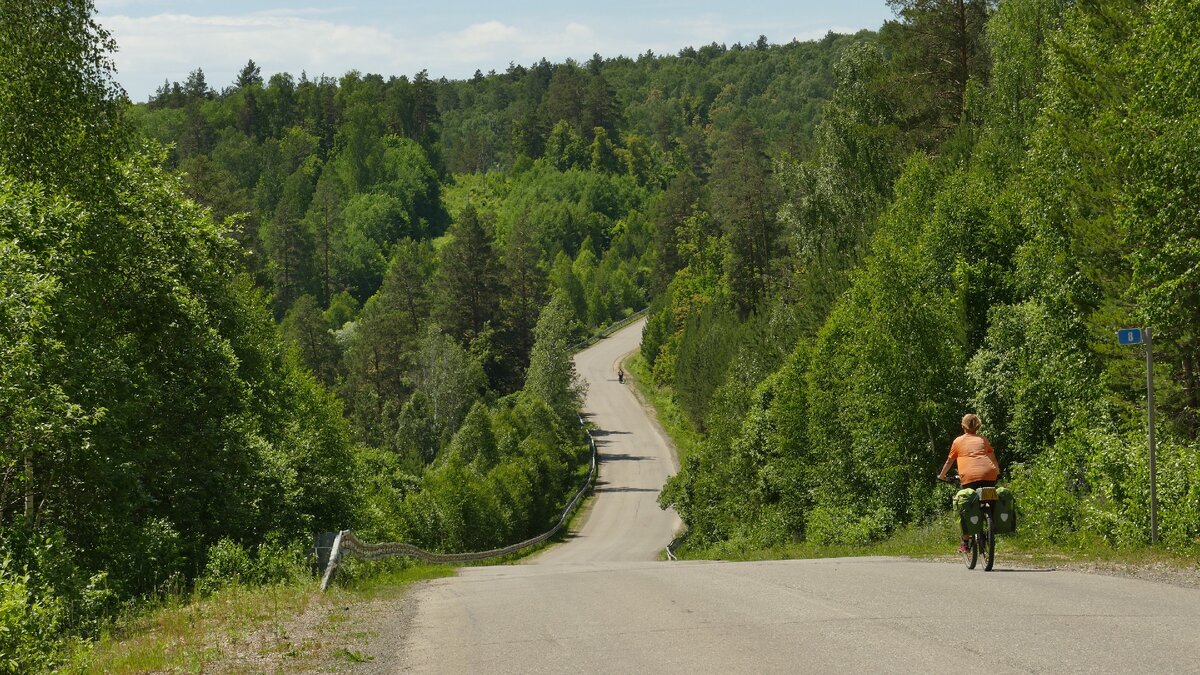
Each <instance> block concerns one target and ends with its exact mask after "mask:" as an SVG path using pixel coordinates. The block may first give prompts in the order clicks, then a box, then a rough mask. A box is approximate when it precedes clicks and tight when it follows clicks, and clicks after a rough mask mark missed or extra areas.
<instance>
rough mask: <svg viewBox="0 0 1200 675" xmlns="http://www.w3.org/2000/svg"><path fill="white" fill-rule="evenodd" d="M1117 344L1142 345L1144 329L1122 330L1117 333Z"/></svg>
mask: <svg viewBox="0 0 1200 675" xmlns="http://www.w3.org/2000/svg"><path fill="white" fill-rule="evenodd" d="M1117 342H1119V343H1121V344H1123V345H1140V344H1142V329H1141V328H1122V329H1121V330H1119V331H1117Z"/></svg>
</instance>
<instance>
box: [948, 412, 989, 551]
mask: <svg viewBox="0 0 1200 675" xmlns="http://www.w3.org/2000/svg"><path fill="white" fill-rule="evenodd" d="M981 424H982V422H981V421H980V420H979V415H976V414H974V413H967V414H966V415H963V418H962V429H963V435H962V436H959V437H958V438H956V439H954V443H953V444H952V445H951V446H950V456H949V457H947V458H946V464H945V465H944V466H942V472H941V473H939V474H938V480H946V478H947V474H948V473H949V471H950V467H951V466H954V463H955V461H957V462H958V481H959V484H961V485H962V487H963V488H978V487H995V486H996V479H998V478H999V477H1000V463H999V462H997V461H996V451H995V450H993V449H992V444H991V443H989V442H988V439H986V438H984V437H983V436H980V435H979V427H980V425H981ZM968 541H970V537H969V536H968V535H966V534H964V535H963V536H962V544H961V545H960V546H959V550H960V551H964V552H965V551H967V550H968V544H967V542H968Z"/></svg>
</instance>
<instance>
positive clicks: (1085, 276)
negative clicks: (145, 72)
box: [0, 0, 1200, 672]
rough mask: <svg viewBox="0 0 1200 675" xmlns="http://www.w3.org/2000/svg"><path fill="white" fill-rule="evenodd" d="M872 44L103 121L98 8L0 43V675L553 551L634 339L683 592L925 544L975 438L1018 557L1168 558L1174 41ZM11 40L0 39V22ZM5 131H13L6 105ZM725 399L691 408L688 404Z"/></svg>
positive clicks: (285, 92) (1185, 201)
mask: <svg viewBox="0 0 1200 675" xmlns="http://www.w3.org/2000/svg"><path fill="white" fill-rule="evenodd" d="M889 5H890V6H891V7H892V8H893V9H894V10H895V19H894V20H892V21H889V22H887V23H885V24H884V25H883V26H881V27H880V28H879V30H878V31H863V32H861V33H858V34H855V35H837V34H833V33H831V34H829V35H827V36H826V37H825V38H823V39H821V40H817V41H810V42H796V41H793V42H790V43H786V44H772V43H770V42H769V41H768V40H767V39H766V38H765V37H763V38H760V39H759V40H758V41H757V42H754V43H752V44H734V45H724V44H710V45H706V46H699V47H688V48H685V49H682V50H680V51H679V52H678V53H676V54H671V55H655V54H652V53H650V52H647V53H645V54H642V55H637V56H635V57H626V56H617V57H608V58H606V57H603V56H601V55H595V56H594V57H593V58H591V59H590V60H588V61H587V62H584V63H579V62H574V61H566V62H563V63H550V62H548V61H546V60H542V61H539V62H537V63H533V64H529V65H517V64H512V65H510V67H509V68H508V69H507V70H506V71H505V72H488V73H486V74H485V73H482V72H476V74H475V75H474V77H472V78H469V79H465V80H447V79H444V78H440V79H434V78H432V77H431V76H430V75H429V74H428V73H427V72H424V71H422V72H419V73H416V74H415V75H411V76H408V75H391V74H388V75H379V74H371V73H362V72H357V71H351V72H349V73H345V74H343V75H341V76H340V77H337V78H334V77H330V76H326V75H319V76H311V75H310V74H308V73H304V72H301V73H299V74H298V75H295V74H288V73H278V74H274V75H271V76H270V77H267V78H264V77H263V75H262V73H261V71H260V69H259V67H258V66H257V65H256V64H255V63H254V62H253V61H248V62H247V64H246V66H245V67H244V68H243V69H242V70H241V72H240V74H239V75H238V76H237V78H236V80H235V81H233V82H229V83H222V84H218V85H216V86H214V85H210V84H209V83H208V82H207V80H206V77H205V74H204V73H203V71H202V70H199V69H197V70H195V71H193V72H192V73H191V75H190V76H189V77H187V78H186V80H185V81H183V82H170V81H167V82H164V84H163V85H162V86H161V87H160V88H159V89H158V91H157V92H156V93H155V94H154V95H153V96H152V97H150V99H149V100H148V101H146V102H138V103H133V102H131V101H129V100H128V97H127V96H126V95H125V93H124V92H123V91H122V90H121V88H120V87H119V85H117V84H116V79H115V78H116V73H115V70H114V66H113V62H112V53H113V51H114V49H115V48H116V47H117V45H116V44H115V43H114V41H113V39H112V38H111V36H109V34H108V33H107V32H106V31H105V30H104V28H103V27H102V26H101V25H100V24H99V23H98V22H97V19H96V18H95V16H94V10H93V7H92V5H91V3H90V2H88V1H87V0H59V1H56V2H47V3H22V2H18V1H17V0H0V8H2V9H3V12H2V14H3V16H4V17H5V19H4V20H3V21H0V366H2V367H0V431H2V433H0V654H3V655H4V657H5V658H7V659H8V660H7V661H4V660H3V659H0V672H6V671H13V672H23V671H27V670H36V669H40V668H49V667H53V665H54V663H55V659H56V658H57V656H56V654H57V653H58V650H59V648H60V647H61V645H62V643H63V642H64V641H67V640H87V639H89V638H91V637H93V636H95V635H96V634H97V633H98V632H99V631H100V630H101V629H102V628H103V626H104V625H106V622H108V621H111V620H112V618H113V617H115V616H118V615H120V614H121V613H123V612H128V611H130V610H131V609H133V610H136V608H137V607H139V606H142V605H144V604H146V603H148V602H152V601H153V600H154V599H155V598H160V597H163V596H164V595H167V594H170V593H180V592H184V593H189V592H199V593H203V592H206V590H209V589H212V588H216V587H219V586H220V585H221V584H222V583H227V581H228V579H229V578H231V577H240V578H242V579H244V580H247V581H258V582H269V581H271V580H272V579H274V578H277V577H278V576H279V575H281V574H285V573H287V572H286V570H289V569H295V568H296V567H297V566H300V567H302V566H303V564H304V556H305V550H306V547H307V546H308V543H309V542H310V541H311V536H312V534H313V533H314V532H317V531H327V530H337V529H343V528H353V529H354V530H355V531H356V532H358V533H359V534H360V535H362V536H363V537H364V538H367V539H372V540H376V541H379V540H401V541H408V542H411V543H414V544H417V545H419V546H423V547H426V548H430V549H433V550H440V551H465V550H478V549H485V548H491V547H494V546H501V545H505V544H508V543H512V542H513V541H516V540H519V539H522V538H525V537H527V536H530V535H532V534H537V533H539V532H541V531H543V530H545V529H547V527H548V526H549V524H551V523H552V522H553V520H554V519H556V517H557V514H558V512H559V511H560V510H561V508H562V507H563V505H564V504H565V503H566V501H567V500H568V499H569V498H570V495H571V493H572V492H573V490H574V489H575V488H576V487H577V485H578V483H579V479H580V478H581V477H582V475H583V472H584V471H585V470H586V468H585V463H586V447H587V446H586V443H585V440H584V437H583V434H582V431H581V430H580V428H579V425H578V421H577V420H578V418H577V413H578V411H579V406H580V404H581V400H582V399H581V396H582V394H583V392H582V390H581V388H580V386H579V385H578V383H577V381H576V380H575V377H574V372H573V366H572V361H571V345H572V344H574V343H576V342H577V341H578V340H579V339H581V338H583V337H585V336H586V335H587V334H588V333H589V332H590V331H592V330H595V329H597V328H601V327H603V326H605V325H608V324H610V323H612V322H614V321H617V320H619V319H621V318H624V317H626V316H628V315H630V314H631V313H633V312H634V311H636V310H638V309H641V308H643V307H646V306H649V307H650V313H649V320H648V323H647V326H646V329H645V333H644V335H643V343H642V349H641V356H642V358H644V360H645V362H646V363H647V365H648V367H649V370H650V373H651V379H652V380H653V384H654V385H655V386H656V387H660V388H662V389H663V390H665V391H669V392H671V395H672V396H673V398H674V400H675V401H676V403H677V404H678V405H679V407H680V408H681V409H682V410H683V411H684V413H685V414H686V417H687V420H688V423H689V424H690V426H691V427H693V428H694V430H695V431H696V432H697V433H698V434H699V435H700V439H701V440H700V442H699V444H698V447H697V448H695V449H694V450H693V451H692V452H691V453H689V454H688V456H687V457H686V458H685V461H684V464H683V466H682V468H681V471H680V473H679V474H678V475H677V476H676V477H674V478H673V479H672V480H671V481H670V482H669V483H668V484H667V486H666V487H665V488H664V490H663V493H662V496H661V499H660V501H661V503H662V504H663V506H664V507H667V506H670V507H674V508H675V509H676V510H677V511H678V512H679V514H680V516H681V517H682V518H683V520H684V522H685V524H686V525H687V535H686V538H685V540H684V543H683V546H684V548H685V550H688V551H691V552H694V553H696V554H699V555H718V556H719V555H720V554H721V552H722V551H728V550H734V549H737V548H746V547H750V548H754V547H765V546H771V545H775V544H779V543H786V542H794V541H811V542H814V543H816V544H858V543H867V542H871V541H875V540H879V539H881V538H884V537H887V536H888V535H889V534H891V533H893V532H895V531H896V530H897V529H899V528H901V527H904V526H906V525H908V524H913V523H923V522H927V521H929V520H930V519H933V518H936V517H937V516H938V515H939V514H942V513H944V512H945V511H946V510H947V509H948V508H949V500H948V494H947V493H946V491H945V490H946V489H945V488H943V487H939V486H938V485H937V484H936V482H935V481H934V480H933V476H934V473H935V472H936V471H937V469H938V468H939V467H940V466H941V464H942V462H943V460H944V459H945V454H946V452H947V450H948V447H949V444H950V442H951V440H952V439H953V438H954V436H955V435H957V431H958V420H959V418H960V417H961V415H962V414H963V413H964V412H965V411H968V410H971V411H975V412H978V413H979V414H980V415H981V417H982V418H983V420H984V429H983V433H984V434H985V435H987V436H989V437H990V438H991V439H992V442H993V444H994V445H995V446H996V448H997V451H998V453H999V457H1000V461H1001V464H1002V466H1003V467H1004V478H1005V480H1006V481H1007V482H1008V484H1009V485H1010V486H1011V487H1012V488H1013V489H1014V490H1015V491H1016V493H1017V494H1018V495H1019V500H1020V504H1021V528H1022V537H1025V538H1029V539H1031V540H1035V541H1037V540H1042V541H1047V542H1054V543H1070V542H1074V541H1100V542H1103V543H1104V545H1106V546H1113V547H1117V548H1121V547H1139V546H1143V545H1145V544H1146V543H1147V542H1148V540H1149V514H1148V499H1147V494H1148V470H1147V461H1146V460H1147V457H1146V442H1145V412H1144V401H1145V393H1146V392H1145V385H1144V379H1143V377H1144V373H1143V370H1142V369H1143V363H1144V362H1143V360H1142V353H1141V352H1140V350H1138V349H1136V348H1128V347H1120V346H1118V345H1117V344H1116V336H1115V331H1116V330H1117V329H1119V328H1125V327H1131V326H1149V327H1151V328H1152V330H1153V334H1154V340H1155V352H1156V364H1157V365H1156V372H1155V376H1156V383H1157V388H1158V402H1159V427H1158V429H1159V465H1158V466H1159V476H1158V486H1159V498H1160V524H1161V529H1162V541H1163V546H1165V547H1167V548H1168V549H1170V550H1174V551H1183V552H1186V551H1194V550H1195V549H1196V545H1197V540H1198V537H1200V460H1198V457H1197V454H1198V450H1200V443H1198V441H1197V433H1198V432H1200V419H1198V418H1197V414H1198V409H1200V391H1198V389H1197V387H1198V383H1197V377H1198V374H1197V366H1198V365H1200V364H1198V363H1197V360H1198V359H1200V342H1198V341H1197V335H1196V327H1197V326H1198V325H1200V218H1198V216H1200V212H1198V209H1200V203H1198V202H1197V195H1200V167H1198V166H1197V165H1196V163H1195V161H1194V155H1195V148H1197V147H1200V109H1198V107H1200V103H1198V102H1200V92H1198V91H1197V87H1200V84H1197V82H1198V80H1197V78H1195V77H1194V76H1193V75H1194V74H1195V73H1197V72H1200V45H1198V43H1197V41H1196V40H1195V36H1194V30H1193V27H1194V26H1196V25H1200V9H1197V7H1196V6H1195V4H1194V3H1188V2H1182V1H1181V0H1159V1H1152V2H1136V1H1134V0H1116V1H1113V2H1096V1H1093V0H1079V1H1078V2H1074V1H1068V0H1003V1H1002V2H995V1H992V0H891V1H890V2H889ZM10 17H11V20H10ZM31 102H37V103H38V104H37V105H32V104H31ZM714 364H715V367H714Z"/></svg>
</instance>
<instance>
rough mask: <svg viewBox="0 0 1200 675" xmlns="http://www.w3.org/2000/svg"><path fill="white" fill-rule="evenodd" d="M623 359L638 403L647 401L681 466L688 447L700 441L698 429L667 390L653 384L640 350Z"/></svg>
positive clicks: (695, 445)
mask: <svg viewBox="0 0 1200 675" xmlns="http://www.w3.org/2000/svg"><path fill="white" fill-rule="evenodd" d="M624 363H625V372H626V374H627V375H629V376H630V377H631V378H632V379H633V384H634V391H635V392H636V393H638V394H640V398H641V399H642V403H643V404H649V408H650V409H651V410H652V411H653V412H654V413H655V416H656V417H657V418H658V423H659V424H660V425H662V428H663V431H666V432H667V436H669V437H670V440H671V442H672V443H674V445H675V453H676V455H677V456H678V458H679V464H680V466H682V465H683V463H684V461H686V460H687V457H688V455H689V454H691V452H692V449H693V448H695V447H697V446H698V445H699V444H700V441H701V440H702V438H701V435H700V433H699V432H698V431H696V429H695V427H693V426H692V423H691V421H690V420H689V419H688V418H687V415H685V414H684V412H683V409H682V408H680V407H679V404H678V403H676V402H675V397H674V395H673V393H672V392H671V390H670V389H669V388H666V387H657V386H655V385H654V379H653V378H652V377H651V375H650V366H649V364H647V363H646V359H645V358H643V357H642V354H641V352H634V353H633V354H632V355H631V356H629V357H628V358H626V359H625V362H624Z"/></svg>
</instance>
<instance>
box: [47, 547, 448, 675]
mask: <svg viewBox="0 0 1200 675" xmlns="http://www.w3.org/2000/svg"><path fill="white" fill-rule="evenodd" d="M346 567H347V569H346V570H344V571H345V572H346V573H345V574H344V575H343V579H342V583H341V584H340V585H338V586H337V587H334V588H331V589H330V590H329V591H328V592H327V593H321V591H320V588H319V585H318V584H319V582H318V581H317V580H315V579H312V578H309V577H308V576H307V575H303V574H301V575H297V577H296V578H294V579H292V580H291V581H288V582H284V583H280V584H273V585H269V586H242V585H237V584H234V585H231V586H228V587H226V588H224V589H222V590H220V591H218V592H217V593H215V594H213V595H211V596H209V597H199V596H189V597H173V598H168V599H167V600H164V601H163V602H162V603H161V604H159V605H158V606H157V607H154V608H150V609H144V610H142V611H139V612H137V613H135V614H133V615H130V616H128V617H126V618H124V619H121V620H119V621H117V622H116V623H115V624H114V625H113V626H111V627H110V628H109V629H108V630H107V631H105V632H104V633H103V634H102V635H101V637H100V638H99V639H98V640H96V641H95V642H91V643H87V644H83V645H79V646H77V647H76V648H75V650H74V651H73V652H72V653H71V654H69V655H68V658H67V662H66V664H65V665H64V667H63V668H62V671H63V672H68V673H115V674H121V673H145V672H170V673H202V672H213V671H217V672H221V671H225V670H229V669H230V667H229V665H228V664H229V663H230V662H239V661H240V660H243V659H246V658H255V657H258V656H276V657H279V658H281V659H284V660H285V661H287V662H288V663H289V664H294V667H293V666H292V665H289V667H288V670H299V669H303V668H304V667H305V666H306V665H312V664H314V663H316V662H319V661H321V660H322V659H324V658H325V657H327V656H333V657H337V656H338V654H337V653H334V652H329V651H328V649H327V648H326V646H325V645H324V644H323V643H322V641H321V634H320V633H322V632H327V631H315V632H314V633H315V634H314V635H291V634H290V632H291V629H290V627H289V626H290V624H292V622H293V621H294V620H295V619H296V618H297V617H299V616H300V615H302V614H304V613H305V612H306V611H310V610H318V611H320V610H328V609H331V608H335V607H337V608H345V609H346V610H348V611H349V610H352V608H353V606H354V605H355V604H357V603H361V602H365V601H370V600H376V599H388V598H395V597H399V595H401V594H402V593H403V592H404V590H405V588H406V587H407V586H409V585H411V584H412V583H414V582H416V581H421V580H424V579H432V578H437V577H444V576H448V575H451V574H453V573H454V570H453V569H452V568H450V567H447V566H442V565H411V564H410V565H403V564H400V563H397V564H392V565H387V564H384V565H375V566H372V567H371V568H367V567H366V566H362V565H356V564H355V563H353V562H351V563H349V564H347V566H346ZM344 616H345V613H332V612H331V613H329V614H328V615H327V616H326V618H325V619H324V620H323V625H322V628H328V629H331V630H334V629H336V624H337V622H338V619H339V618H344ZM324 624H329V625H328V626H325V625H324ZM264 633H265V636H264ZM252 635H256V636H257V637H256V639H253V640H252V639H251V636H252ZM342 651H346V650H345V648H342ZM351 653H354V652H351ZM343 660H344V658H343ZM234 670H236V668H234Z"/></svg>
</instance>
